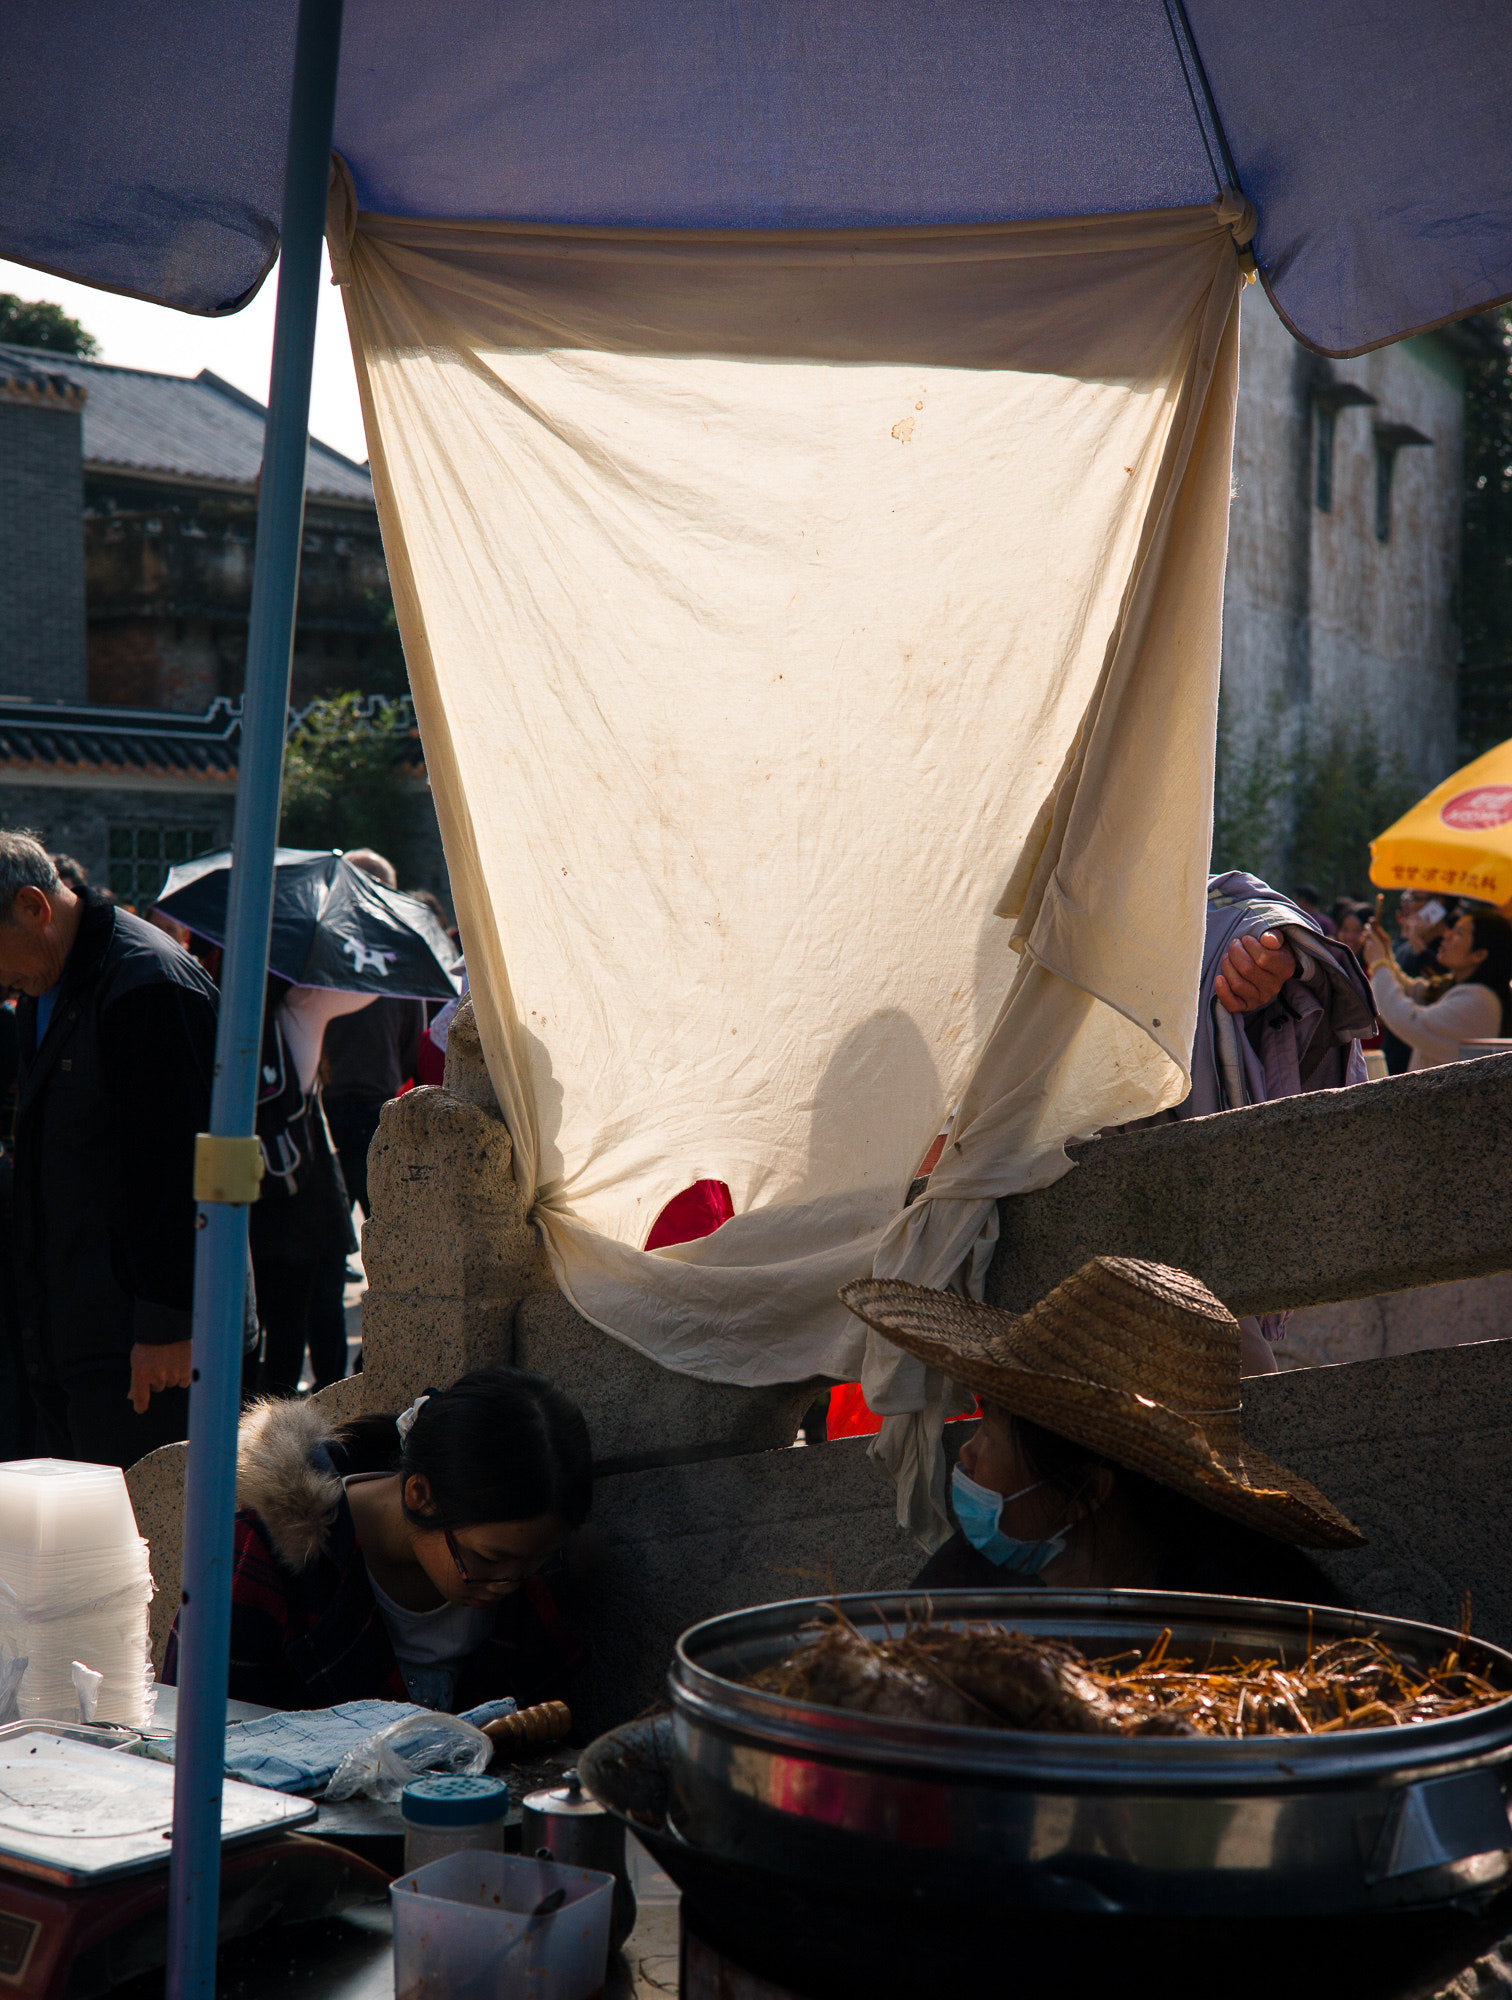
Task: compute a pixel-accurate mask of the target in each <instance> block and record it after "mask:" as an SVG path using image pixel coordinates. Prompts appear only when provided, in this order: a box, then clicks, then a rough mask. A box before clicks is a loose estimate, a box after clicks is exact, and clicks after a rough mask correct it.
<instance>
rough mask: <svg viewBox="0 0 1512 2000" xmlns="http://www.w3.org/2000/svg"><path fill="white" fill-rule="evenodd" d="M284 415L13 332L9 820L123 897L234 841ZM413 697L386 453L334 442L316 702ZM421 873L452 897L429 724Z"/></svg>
mask: <svg viewBox="0 0 1512 2000" xmlns="http://www.w3.org/2000/svg"><path fill="white" fill-rule="evenodd" d="M265 414H266V413H265V411H264V409H263V406H262V405H261V404H260V403H258V402H256V401H255V400H254V399H253V398H252V397H250V396H247V395H244V394H243V393H242V392H241V391H240V390H238V389H235V388H233V387H232V386H231V385H230V384H229V383H226V382H222V381H221V380H220V379H219V378H218V377H217V376H215V375H212V374H211V373H210V372H209V371H208V370H205V371H203V372H202V373H201V374H200V375H199V376H197V377H195V378H193V379H188V378H185V377H182V376H174V375H160V374H154V373H151V372H149V371H146V370H141V369H128V368H114V367H110V366H107V365H106V364H104V363H100V362H93V361H81V360H76V359H74V358H72V357H70V356H65V355H55V354H51V353H43V352H41V351H39V350H36V349H27V348H19V347H7V346H4V345H0V822H3V824H5V825H7V826H29V827H33V828H35V829H36V830H37V831H38V832H39V833H41V834H42V835H43V836H44V837H45V839H46V840H47V841H48V843H49V844H50V846H52V847H53V848H54V850H57V851H62V852H66V853H69V854H72V855H74V856H75V857H76V858H77V859H78V860H80V861H81V862H83V863H84V865H85V866H86V868H88V869H89V871H90V874H91V877H92V879H94V880H96V881H99V882H102V883H107V882H108V883H109V885H110V886H111V887H112V888H114V890H115V891H116V893H117V894H118V895H120V896H121V897H122V898H123V899H124V900H126V901H130V902H133V903H142V902H145V901H149V900H150V899H151V897H152V895H153V894H154V893H155V892H156V889H157V886H158V884H159V883H160V881H161V878H162V875H163V874H164V873H165V872H166V869H167V868H168V866H170V865H171V864H172V862H173V861H175V860H183V859H186V858H188V856H189V855H192V854H195V853H200V852H203V851H204V850H206V849H207V848H210V847H217V846H222V845H224V844H225V843H226V842H227V841H228V840H229V838H230V830H231V815H232V810H233V807H234V802H235V794H236V766H237V756H238V751H239V745H240V734H241V722H240V700H241V693H242V687H243V682H244V678H245V672H246V651H247V621H248V614H249V609H250V602H251V589H252V558H253V546H254V540H255V531H256V516H257V478H258V472H259V469H260V466H261V463H262V448H263V424H264V419H265ZM348 689H358V690H360V691H362V692H364V693H367V694H369V695H373V694H378V695H386V696H403V695H404V693H405V690H406V680H405V674H404V662H403V655H402V652H401V650H400V647H399V642H398V637H397V633H396V631H395V628H394V620H393V610H392V602H391V599H390V595H389V587H388V572H387V569H386V567H385V564H384V559H383V544H382V539H381V537H380V535H379V531H378V517H377V511H376V508H375V506H374V503H373V494H372V482H371V481H370V479H369V477H368V474H367V469H366V467H364V466H360V465H357V464H355V463H353V461H352V460H350V459H348V458H344V457H343V456H342V455H341V454H340V453H339V452H335V451H332V450H331V449H330V448H329V447H328V446H325V445H322V444H320V443H319V442H318V441H317V440H315V439H312V440H311V442H310V456H309V470H308V474H307V480H306V513H305V533H304V549H303V556H302V562H301V571H300V585H299V604H298V615H297V621H296V636H295V645H294V659H293V672H292V689H291V699H292V704H293V707H294V710H295V711H296V713H297V712H298V711H299V710H301V709H303V708H304V707H305V706H307V704H308V703H309V702H310V701H311V700H313V699H315V698H316V697H317V696H320V695H323V694H330V693H336V692H340V691H345V690H348ZM412 741H413V744H414V757H413V762H412V765H411V770H410V785H409V791H410V801H409V803H410V805H411V808H412V810H411V811H410V812H409V813H408V814H407V815H406V816H405V817H406V821H407V823H406V824H404V825H401V826H396V827H394V828H393V829H392V830H391V834H390V835H389V836H388V838H387V839H386V843H385V844H386V845H387V846H388V848H389V849H390V850H391V851H392V858H393V859H394V861H395V863H396V865H397V866H398V867H399V869H400V873H401V879H402V880H403V882H404V884H405V886H406V887H414V888H420V887H423V888H430V889H434V890H435V891H436V892H437V893H438V894H440V895H441V896H442V897H443V898H445V897H446V896H447V882H446V869H445V861H444V857H443V855H442V852H441V844H440V836H439V833H438V831H437V829H436V823H435V813H434V810H433V808H432V806H431V803H430V794H429V790H428V788H427V786H426V783H425V775H424V765H423V761H422V759H421V755H420V749H419V740H418V736H413V737H412Z"/></svg>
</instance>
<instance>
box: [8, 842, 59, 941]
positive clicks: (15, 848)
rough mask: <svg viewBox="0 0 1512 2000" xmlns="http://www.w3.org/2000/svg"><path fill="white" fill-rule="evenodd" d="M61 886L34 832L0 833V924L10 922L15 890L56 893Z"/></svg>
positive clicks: (53, 894)
mask: <svg viewBox="0 0 1512 2000" xmlns="http://www.w3.org/2000/svg"><path fill="white" fill-rule="evenodd" d="M61 887H62V884H61V883H60V882H59V880H58V871H57V869H56V868H54V866H53V862H52V856H51V855H50V854H49V853H48V851H47V849H46V848H45V847H44V846H43V845H42V842H41V841H40V840H39V839H38V837H37V836H36V834H34V833H27V832H24V831H18V832H16V833H6V832H0V924H8V923H10V922H11V920H12V918H13V916H14V914H15V902H16V892H17V890H18V889H41V890H44V891H45V892H46V893H47V894H48V895H49V896H56V895H57V893H58V890H59V889H60V888H61Z"/></svg>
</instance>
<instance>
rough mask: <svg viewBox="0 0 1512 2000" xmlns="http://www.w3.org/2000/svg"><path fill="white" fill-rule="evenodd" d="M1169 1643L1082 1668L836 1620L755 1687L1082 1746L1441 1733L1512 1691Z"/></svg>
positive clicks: (959, 1630) (1360, 1655)
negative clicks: (1157, 1739) (1222, 1656)
mask: <svg viewBox="0 0 1512 2000" xmlns="http://www.w3.org/2000/svg"><path fill="white" fill-rule="evenodd" d="M1170 1642H1171V1634H1170V1632H1169V1630H1167V1631H1164V1632H1162V1633H1161V1635H1160V1637H1159V1638H1158V1639H1157V1640H1156V1641H1155V1643H1154V1644H1153V1645H1152V1646H1151V1647H1150V1648H1149V1649H1148V1650H1147V1651H1145V1652H1142V1653H1139V1652H1135V1653H1128V1654H1123V1655H1120V1656H1118V1657H1115V1658H1111V1659H1089V1658H1088V1657H1087V1656H1086V1655H1085V1654H1083V1653H1082V1652H1080V1651H1079V1650H1078V1649H1077V1648H1076V1647H1075V1646H1072V1645H1069V1644H1067V1643H1066V1641H1064V1640H1061V1639H1038V1638H1032V1637H1029V1636H1027V1635H1026V1634H1024V1633H1020V1632H1014V1631H1009V1630H1007V1629H1006V1628H1004V1627H1003V1626H1001V1625H990V1624H972V1625H964V1626H954V1625H946V1624H937V1623H935V1621H934V1620H933V1619H932V1618H925V1619H923V1620H920V1621H918V1622H910V1623H909V1625H908V1627H907V1629H906V1630H905V1631H903V1632H902V1633H901V1634H899V1635H897V1636H889V1637H887V1638H885V1639H879V1640H878V1639H870V1638H868V1637H867V1636H866V1635H865V1634H864V1633H862V1632H860V1631H858V1630H857V1629H856V1627H855V1626H854V1625H852V1624H851V1623H850V1621H849V1620H848V1619H847V1618H845V1617H844V1615H843V1614H841V1613H838V1612H835V1613H832V1615H831V1617H830V1620H829V1622H828V1623H826V1624H824V1625H823V1626H822V1627H820V1628H819V1629H817V1630H816V1631H814V1632H813V1633H812V1634H811V1635H810V1636H808V1637H806V1638H804V1639H803V1640H802V1641H801V1642H800V1643H799V1645H798V1646H797V1647H795V1648H794V1650H793V1651H792V1652H791V1653H789V1654H788V1656H787V1658H786V1659H783V1660H779V1661H777V1662H775V1663H774V1664H773V1665H771V1666H768V1667H764V1668H762V1669H761V1670H760V1671H759V1672H758V1673H757V1674H756V1675H754V1676H753V1682H754V1685H756V1686H757V1687H760V1688H763V1689H765V1690H766V1691H767V1692H768V1693H771V1694H775V1695H780V1696H783V1697H785V1698H787V1699H788V1700H794V1701H811V1702H819V1703H822V1704H824V1705H825V1706H827V1707H831V1708H845V1709H851V1710H854V1711H856V1712H857V1713H860V1714H864V1715H875V1716H885V1717H890V1718H896V1719H901V1720H907V1721H916V1722H953V1723H961V1724H965V1725H967V1726H968V1727H974V1728H979V1729H980V1728H996V1729H1039V1730H1047V1731H1051V1732H1055V1733H1058V1734H1062V1735H1085V1736H1291V1735H1302V1736H1321V1735H1324V1734H1326V1733H1327V1732H1329V1731H1332V1730H1339V1729H1385V1728H1391V1727H1393V1726H1397V1725H1400V1724H1403V1723H1410V1722H1438V1721H1441V1720H1442V1719H1443V1718H1444V1717H1446V1716H1450V1715H1458V1714H1460V1713H1462V1712H1463V1711H1464V1710H1465V1709H1470V1708H1480V1707H1482V1706H1484V1705H1485V1704H1486V1703H1488V1702H1493V1701H1502V1700H1504V1699H1505V1698H1506V1696H1507V1694H1508V1692H1509V1690H1507V1689H1505V1688H1498V1687H1496V1686H1494V1685H1493V1684H1492V1683H1491V1682H1490V1681H1489V1680H1487V1679H1485V1678H1484V1676H1482V1675H1481V1674H1478V1673H1476V1672H1475V1671H1473V1669H1472V1668H1471V1667H1470V1666H1469V1665H1467V1664H1466V1662H1465V1660H1464V1659H1463V1658H1462V1649H1461V1648H1460V1647H1458V1646H1454V1647H1451V1648H1450V1650H1449V1651H1448V1652H1446V1653H1445V1654H1444V1657H1443V1658H1442V1659H1441V1660H1440V1661H1439V1662H1438V1663H1437V1664H1436V1665H1435V1666H1432V1667H1429V1668H1427V1669H1426V1670H1425V1669H1423V1668H1421V1667H1419V1666H1415V1665H1411V1664H1409V1663H1408V1662H1407V1661H1405V1660H1401V1659H1398V1658H1397V1657H1396V1655H1395V1654H1393V1653H1391V1652H1390V1651H1388V1649H1387V1648H1386V1647H1385V1646H1383V1645H1382V1644H1381V1643H1380V1641H1379V1640H1377V1639H1374V1638H1368V1637H1362V1638H1347V1639H1334V1640H1330V1641H1329V1642H1328V1643H1327V1644H1324V1645H1319V1646H1317V1647H1316V1648H1312V1647H1310V1648H1309V1650H1308V1652H1307V1655H1306V1657H1305V1658H1304V1659H1303V1660H1301V1661H1298V1662H1295V1663H1288V1662H1286V1661H1283V1660H1281V1659H1277V1658H1271V1659H1254V1660H1241V1661H1230V1662H1226V1663H1218V1662H1215V1661H1213V1660H1211V1659H1209V1660H1200V1661H1199V1660H1189V1659H1178V1658H1174V1657H1173V1656H1172V1654H1171V1651H1170Z"/></svg>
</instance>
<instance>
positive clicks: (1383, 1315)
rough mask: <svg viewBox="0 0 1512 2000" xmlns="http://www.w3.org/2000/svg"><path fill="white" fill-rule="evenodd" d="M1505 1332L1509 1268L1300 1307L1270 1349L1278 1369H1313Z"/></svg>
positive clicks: (1508, 1327) (1510, 1318) (1511, 1318)
mask: <svg viewBox="0 0 1512 2000" xmlns="http://www.w3.org/2000/svg"><path fill="white" fill-rule="evenodd" d="M1509 1336H1512V1273H1509V1272H1506V1271H1502V1272H1499V1273H1498V1274H1497V1275H1496V1276H1495V1277H1492V1278H1462V1279H1459V1280H1458V1281H1456V1282H1455V1283H1454V1284H1449V1285H1422V1286H1419V1287H1417V1288H1416V1289H1415V1290H1412V1291H1408V1292H1386V1293H1384V1294H1383V1295H1382V1296H1381V1297H1380V1298H1376V1299H1346V1300H1342V1301H1340V1302H1339V1303H1337V1304H1335V1305H1328V1306H1303V1307H1302V1308H1301V1309H1300V1311H1297V1312H1294V1313H1293V1314H1292V1315H1291V1319H1290V1321H1289V1322H1288V1324H1287V1328H1286V1338H1285V1340H1284V1341H1282V1343H1281V1344H1280V1346H1279V1347H1277V1349H1276V1359H1277V1360H1278V1361H1279V1362H1280V1364H1281V1366H1282V1367H1283V1368H1319V1367H1324V1366H1326V1365H1328V1364H1329V1363H1332V1362H1336V1361H1380V1360H1383V1359H1384V1358H1385V1357H1386V1356H1387V1355H1390V1354H1418V1353H1421V1352H1422V1350H1423V1349H1424V1348H1428V1347H1463V1346H1466V1345H1468V1344H1470V1343H1472V1342H1475V1341H1480V1340H1505V1339H1507V1338H1508V1337H1509Z"/></svg>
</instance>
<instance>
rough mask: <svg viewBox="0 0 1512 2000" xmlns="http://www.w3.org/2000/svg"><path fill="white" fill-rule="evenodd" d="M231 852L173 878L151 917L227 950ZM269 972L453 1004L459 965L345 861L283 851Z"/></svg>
mask: <svg viewBox="0 0 1512 2000" xmlns="http://www.w3.org/2000/svg"><path fill="white" fill-rule="evenodd" d="M230 887H231V850H230V848H229V847H222V848H217V849H216V850H215V852H214V853H211V854H201V855H199V856H198V857H197V858H196V859H195V860H193V861H185V862H183V863H182V864H181V865H180V866H179V867H177V868H175V869H173V870H172V872H171V873H170V875H169V877H168V880H167V881H166V882H165V883H164V884H163V893H162V894H161V895H160V896H159V897H158V899H157V907H158V909H160V910H161V911H162V912H163V914H164V915H165V916H169V917H172V918H173V919H174V920H175V921H176V922H178V923H181V924H184V925H186V926H187V928H188V929H190V930H191V931H194V932H195V933H196V934H197V935H198V936H200V937H204V938H209V939H210V941H211V943H212V944H224V942H225V938H226V907H227V903H228V901H229V898H230ZM268 966H269V969H270V970H271V971H273V972H276V973H278V974H279V975H280V976H281V977H282V978H284V979H289V980H292V981H293V982H294V984H295V985H296V986H330V987H334V988H335V989H336V991H337V992H340V993H384V994H388V995H390V996H391V997H393V998H404V999H411V1000H455V999H456V997H457V994H458V993H459V992H460V991H461V979H460V976H459V975H460V973H461V968H462V960H461V956H460V954H459V953H458V951H457V948H456V946H455V945H454V944H453V943H452V941H451V939H450V938H449V937H448V936H447V934H446V932H445V931H444V930H443V929H442V928H441V926H440V924H439V923H437V921H436V918H435V914H434V912H433V911H431V910H430V909H428V908H427V907H426V905H425V904H424V903H422V902H419V901H417V899H416V898H415V897H413V896H401V895H400V894H399V892H398V891H397V890H396V889H385V888H384V886H383V884H382V883H381V882H375V881H374V880H373V878H372V876H371V875H369V874H366V873H365V872H364V871H363V870H362V869H361V868H356V867H354V866H353V865H352V863H351V862H350V861H348V860H346V858H345V857H344V856H343V855H340V854H335V853H331V852H327V851H325V850H320V849H316V850H310V849H305V848H299V847H280V848H279V849H278V851H277V854H276V855H275V857H274V875H273V931H272V936H271V937H270V939H269V942H268Z"/></svg>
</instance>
